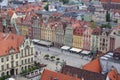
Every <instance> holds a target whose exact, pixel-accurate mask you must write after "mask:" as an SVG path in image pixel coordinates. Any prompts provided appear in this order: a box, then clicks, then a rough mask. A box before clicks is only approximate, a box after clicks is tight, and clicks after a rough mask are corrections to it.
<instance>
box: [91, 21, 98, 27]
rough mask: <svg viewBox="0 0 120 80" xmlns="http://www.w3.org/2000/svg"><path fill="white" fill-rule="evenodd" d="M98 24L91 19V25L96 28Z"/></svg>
mask: <svg viewBox="0 0 120 80" xmlns="http://www.w3.org/2000/svg"><path fill="white" fill-rule="evenodd" d="M96 26H97V24H96V23H95V22H94V21H93V20H91V22H90V27H91V28H95V27H96Z"/></svg>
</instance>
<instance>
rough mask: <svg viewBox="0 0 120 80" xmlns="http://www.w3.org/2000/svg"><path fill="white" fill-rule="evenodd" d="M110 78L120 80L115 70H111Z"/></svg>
mask: <svg viewBox="0 0 120 80" xmlns="http://www.w3.org/2000/svg"><path fill="white" fill-rule="evenodd" d="M108 77H109V78H110V80H119V79H118V73H117V72H116V71H115V70H111V71H110V72H108Z"/></svg>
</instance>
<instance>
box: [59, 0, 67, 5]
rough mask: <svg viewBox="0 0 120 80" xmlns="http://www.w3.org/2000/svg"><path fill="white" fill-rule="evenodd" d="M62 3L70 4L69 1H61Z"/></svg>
mask: <svg viewBox="0 0 120 80" xmlns="http://www.w3.org/2000/svg"><path fill="white" fill-rule="evenodd" d="M60 2H63V4H68V3H69V0H60Z"/></svg>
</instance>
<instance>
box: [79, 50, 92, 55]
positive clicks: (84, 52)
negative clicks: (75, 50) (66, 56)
mask: <svg viewBox="0 0 120 80" xmlns="http://www.w3.org/2000/svg"><path fill="white" fill-rule="evenodd" d="M81 53H82V54H85V55H88V54H90V51H86V50H83V51H82V52H81Z"/></svg>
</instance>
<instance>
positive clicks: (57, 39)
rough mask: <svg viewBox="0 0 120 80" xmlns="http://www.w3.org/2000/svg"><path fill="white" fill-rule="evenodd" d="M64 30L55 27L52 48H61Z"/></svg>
mask: <svg viewBox="0 0 120 80" xmlns="http://www.w3.org/2000/svg"><path fill="white" fill-rule="evenodd" d="M64 33H65V32H64V29H63V26H57V27H56V31H55V41H54V46H55V47H61V46H63V44H64V35H65V34H64Z"/></svg>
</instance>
